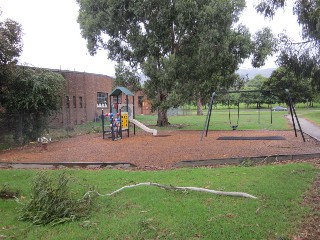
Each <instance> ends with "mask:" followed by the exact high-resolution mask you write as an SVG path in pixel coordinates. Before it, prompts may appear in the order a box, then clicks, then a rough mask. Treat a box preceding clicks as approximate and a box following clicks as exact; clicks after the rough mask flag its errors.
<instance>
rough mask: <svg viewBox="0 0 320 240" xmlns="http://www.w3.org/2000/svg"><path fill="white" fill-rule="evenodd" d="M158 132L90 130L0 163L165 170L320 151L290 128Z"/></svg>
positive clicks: (15, 152) (10, 153)
mask: <svg viewBox="0 0 320 240" xmlns="http://www.w3.org/2000/svg"><path fill="white" fill-rule="evenodd" d="M201 134H202V132H201V131H159V135H158V136H152V135H150V134H147V133H145V132H140V131H139V132H137V134H136V135H133V134H131V135H130V137H127V135H126V133H124V137H123V139H122V140H118V141H112V140H111V139H102V134H88V135H82V136H77V137H74V138H68V139H62V140H59V141H53V142H51V143H50V144H48V147H47V150H44V149H43V148H42V146H41V145H40V144H29V145H28V146H24V147H21V148H15V149H10V150H5V151H1V152H0V162H7V163H13V162H19V163H21V162H33V163H37V162H39V163H40V162H47V163H53V162H128V163H132V164H134V165H137V166H138V167H139V168H154V169H163V168H170V167H172V166H173V164H175V163H177V162H180V161H183V160H206V159H216V158H233V157H255V156H270V155H293V154H304V153H320V143H319V142H317V141H315V140H314V139H312V138H309V137H308V136H306V142H303V140H302V138H301V136H300V135H298V137H295V135H294V132H293V131H211V132H209V133H208V136H207V137H204V138H203V141H200V139H201ZM221 136H238V137H239V136H242V137H262V136H281V137H284V138H285V140H217V138H218V137H221Z"/></svg>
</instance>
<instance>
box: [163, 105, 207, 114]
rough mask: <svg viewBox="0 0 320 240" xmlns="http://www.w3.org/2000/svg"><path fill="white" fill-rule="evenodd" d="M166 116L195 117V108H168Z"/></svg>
mask: <svg viewBox="0 0 320 240" xmlns="http://www.w3.org/2000/svg"><path fill="white" fill-rule="evenodd" d="M204 110H205V109H204ZM167 114H168V116H192V115H197V107H196V106H181V107H178V108H170V109H169V110H168V112H167Z"/></svg>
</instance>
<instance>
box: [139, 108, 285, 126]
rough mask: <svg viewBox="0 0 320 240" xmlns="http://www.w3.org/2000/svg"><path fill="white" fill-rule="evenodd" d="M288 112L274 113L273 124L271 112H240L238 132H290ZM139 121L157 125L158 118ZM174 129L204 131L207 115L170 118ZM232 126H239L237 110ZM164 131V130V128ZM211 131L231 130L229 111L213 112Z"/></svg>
mask: <svg viewBox="0 0 320 240" xmlns="http://www.w3.org/2000/svg"><path fill="white" fill-rule="evenodd" d="M285 114H287V112H272V124H271V113H270V110H269V111H268V110H261V111H260V114H259V111H258V110H240V116H239V122H238V130H264V129H267V130H289V129H291V127H290V125H289V124H288V120H287V119H286V118H285V117H284V115H285ZM136 118H137V120H139V121H141V122H143V123H145V124H146V125H151V126H152V125H153V126H154V125H155V124H156V122H157V116H150V115H139V116H136ZM168 119H169V122H170V124H171V125H172V127H169V128H168V129H178V130H203V128H204V123H205V120H206V113H205V115H203V116H196V115H193V116H169V117H168ZM230 119H231V124H232V125H236V124H237V120H238V117H237V110H236V109H233V110H231V112H230ZM162 129H163V128H162ZM209 130H231V127H230V123H229V111H228V110H213V111H212V114H211V119H210V126H209Z"/></svg>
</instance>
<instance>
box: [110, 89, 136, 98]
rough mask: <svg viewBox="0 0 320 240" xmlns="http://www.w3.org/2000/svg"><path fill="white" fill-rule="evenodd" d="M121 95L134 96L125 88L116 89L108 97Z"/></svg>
mask: <svg viewBox="0 0 320 240" xmlns="http://www.w3.org/2000/svg"><path fill="white" fill-rule="evenodd" d="M121 93H124V94H125V95H127V96H134V94H133V93H132V92H131V91H130V90H129V89H128V88H125V87H116V88H115V89H114V90H113V91H112V93H111V94H110V96H119V95H120V94H121Z"/></svg>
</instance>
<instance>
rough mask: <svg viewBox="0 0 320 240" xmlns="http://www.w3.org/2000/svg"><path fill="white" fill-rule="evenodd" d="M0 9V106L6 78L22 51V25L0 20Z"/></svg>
mask: <svg viewBox="0 0 320 240" xmlns="http://www.w3.org/2000/svg"><path fill="white" fill-rule="evenodd" d="M1 14H2V12H1V9H0V108H1V105H3V96H4V91H5V90H6V88H7V84H8V79H10V74H11V73H12V71H11V70H10V68H11V67H13V66H15V65H16V63H17V61H18V58H19V56H20V54H21V52H22V46H23V44H22V27H21V25H20V24H19V23H17V22H15V21H13V20H11V19H5V20H1Z"/></svg>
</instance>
